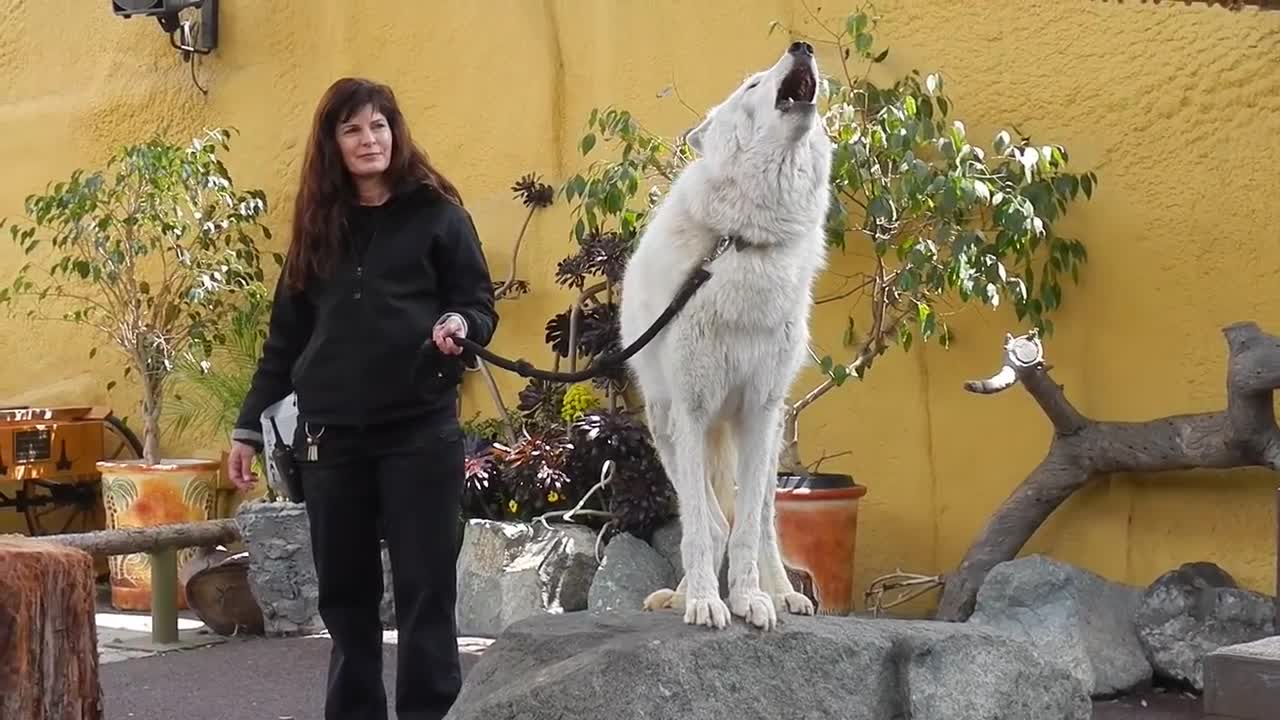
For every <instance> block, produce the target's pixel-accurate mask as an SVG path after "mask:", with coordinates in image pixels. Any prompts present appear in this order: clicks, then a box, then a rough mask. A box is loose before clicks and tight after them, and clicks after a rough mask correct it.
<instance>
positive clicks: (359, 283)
mask: <svg viewBox="0 0 1280 720" xmlns="http://www.w3.org/2000/svg"><path fill="white" fill-rule="evenodd" d="M377 239H378V231H377V230H374V231H373V234H372V235H370V236H369V242H368V243H366V244H365V246H364V248H363V249H362V250H361V252H360V255H359V257H358V258H357V259H356V289H355V290H354V291H353V292H352V293H351V297H353V298H355V299H356V300H359V299H360V298H362V297H364V256H365V253H367V252H368V251H369V247H370V246H371V245H373V243H374V241H375V240H377Z"/></svg>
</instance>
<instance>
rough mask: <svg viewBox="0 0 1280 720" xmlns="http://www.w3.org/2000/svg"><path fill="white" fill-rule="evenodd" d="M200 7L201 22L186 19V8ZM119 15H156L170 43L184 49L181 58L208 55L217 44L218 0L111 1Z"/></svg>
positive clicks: (188, 58) (112, 7)
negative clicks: (183, 12) (192, 55)
mask: <svg viewBox="0 0 1280 720" xmlns="http://www.w3.org/2000/svg"><path fill="white" fill-rule="evenodd" d="M192 8H196V9H199V10H200V20H199V22H196V23H192V22H191V21H189V20H183V19H182V17H181V14H182V11H183V10H188V9H192ZM111 10H112V12H114V13H115V14H116V15H119V16H121V17H124V18H132V17H134V16H135V15H140V16H142V17H153V18H155V19H156V21H157V22H159V23H160V27H161V28H162V29H163V30H164V31H165V32H167V33H169V43H170V44H171V45H173V47H174V49H176V50H180V51H182V59H183V60H190V59H191V54H192V53H195V54H197V55H208V54H209V53H211V52H213V51H214V50H215V49H216V48H217V47H218V0H111Z"/></svg>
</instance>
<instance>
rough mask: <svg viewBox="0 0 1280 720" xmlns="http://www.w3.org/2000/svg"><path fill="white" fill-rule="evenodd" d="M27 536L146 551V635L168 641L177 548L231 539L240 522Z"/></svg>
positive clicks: (174, 629)
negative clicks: (148, 596) (148, 618)
mask: <svg viewBox="0 0 1280 720" xmlns="http://www.w3.org/2000/svg"><path fill="white" fill-rule="evenodd" d="M26 539H27V540H29V541H31V542H39V543H52V544H55V545H62V546H64V547H72V548H76V549H78V550H83V551H84V552H86V553H88V554H89V555H91V556H93V557H107V556H110V555H129V554H132V553H140V552H144V553H147V555H148V556H149V557H150V559H151V639H152V641H153V642H155V643H160V644H172V643H176V642H178V557H177V550H178V548H187V547H212V546H214V545H223V544H229V543H233V542H236V541H237V540H239V539H240V526H239V525H237V524H236V521H235V520H234V519H221V520H205V521H202V522H195V523H180V524H173V525H156V526H153V527H146V528H132V529H127V530H96V531H93V532H84V533H67V534H62V535H41V536H38V537H33V538H26Z"/></svg>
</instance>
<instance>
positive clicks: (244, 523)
mask: <svg viewBox="0 0 1280 720" xmlns="http://www.w3.org/2000/svg"><path fill="white" fill-rule="evenodd" d="M236 522H237V523H238V524H239V525H240V534H241V537H242V538H243V540H244V546H245V549H246V550H248V552H249V572H248V578H249V588H250V590H251V591H252V592H253V596H254V599H255V600H257V602H258V607H260V608H261V609H262V619H263V630H264V632H265V634H266V635H267V636H269V637H280V636H288V635H308V634H313V633H318V632H323V631H324V629H325V627H324V620H322V619H321V618H320V585H319V581H318V580H317V578H316V567H315V561H314V559H313V557H312V555H311V522H310V519H309V517H308V516H307V508H306V506H305V505H301V504H299V503H292V502H288V501H280V502H249V503H245V504H243V505H241V506H240V507H239V509H237V511H236ZM382 572H383V579H384V581H383V591H382V603H381V606H380V607H379V615H380V616H381V618H382V620H383V623H384V625H385V626H387V627H395V615H394V608H395V605H394V601H393V599H392V597H393V595H394V593H393V590H392V587H391V574H390V559H389V557H388V555H387V550H386V548H385V547H384V548H383V550H382Z"/></svg>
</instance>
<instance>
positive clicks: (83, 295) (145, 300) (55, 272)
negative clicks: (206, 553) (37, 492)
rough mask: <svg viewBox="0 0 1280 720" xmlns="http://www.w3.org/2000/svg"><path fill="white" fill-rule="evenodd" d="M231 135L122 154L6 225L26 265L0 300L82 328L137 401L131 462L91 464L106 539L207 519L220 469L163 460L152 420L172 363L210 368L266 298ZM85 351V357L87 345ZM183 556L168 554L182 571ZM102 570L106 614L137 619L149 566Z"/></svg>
mask: <svg viewBox="0 0 1280 720" xmlns="http://www.w3.org/2000/svg"><path fill="white" fill-rule="evenodd" d="M230 137H231V131H230V130H227V129H213V130H209V131H206V132H205V133H204V134H202V135H201V136H199V137H197V138H196V139H194V140H193V141H192V142H191V143H189V144H187V145H177V144H172V143H170V142H167V141H165V140H163V139H152V140H148V141H146V142H141V143H137V144H133V145H129V146H126V147H123V148H121V149H119V150H118V151H116V152H115V153H113V154H112V155H111V157H110V158H109V159H108V160H107V162H106V165H105V167H103V168H101V169H98V170H95V171H93V172H85V171H83V170H76V171H74V172H73V173H71V175H70V177H69V178H67V179H66V180H63V181H60V182H57V183H56V184H52V185H51V186H50V187H48V188H47V189H46V192H45V193H44V194H39V195H32V196H30V197H28V198H27V199H26V202H25V210H26V214H27V215H28V219H29V222H28V223H26V224H14V225H12V226H11V227H10V234H11V237H12V239H13V240H14V242H16V243H17V244H18V245H19V246H20V247H21V249H22V251H23V253H24V254H25V255H26V256H27V257H28V258H30V261H29V262H27V263H25V264H24V265H22V267H20V268H19V270H18V273H17V277H16V278H15V279H14V280H13V282H12V284H11V285H10V286H9V287H7V288H3V289H0V302H6V303H14V302H18V301H31V302H29V304H30V306H31V308H30V311H29V315H30V316H32V317H35V318H48V319H61V320H66V321H70V322H72V323H77V324H80V325H84V326H87V327H88V328H90V329H92V330H93V331H95V334H96V335H97V336H98V337H99V338H100V339H102V340H105V341H107V342H108V343H109V344H110V345H111V346H112V347H114V348H115V349H116V350H117V351H118V352H119V357H120V358H122V359H123V365H124V367H123V375H124V377H125V378H126V379H130V380H133V381H135V382H136V383H137V385H138V389H139V390H140V392H141V401H140V406H141V417H142V427H143V453H142V458H141V459H140V460H135V461H126V462H99V463H98V470H99V471H100V472H101V474H102V488H103V500H104V505H105V509H106V517H107V524H108V527H111V528H127V527H142V526H148V525H156V524H164V523H174V522H190V521H196V520H201V519H207V518H209V517H211V516H213V515H214V514H215V512H216V504H217V492H218V490H219V482H220V478H221V472H220V466H221V463H220V461H219V460H210V459H202V458H178V457H169V456H166V455H164V454H162V452H161V449H160V438H161V429H160V422H161V417H162V414H163V404H164V399H165V393H166V388H167V382H168V381H169V379H170V377H171V375H172V373H173V371H174V368H175V367H176V366H177V364H178V363H179V362H180V361H181V360H182V359H183V358H185V357H188V356H191V355H193V354H203V355H206V356H207V354H208V352H209V350H210V348H211V347H212V346H213V345H214V344H215V343H217V342H219V341H220V340H222V336H223V333H224V332H225V327H224V321H225V320H226V318H227V317H228V316H229V314H230V313H232V312H233V311H234V310H235V309H236V308H237V307H238V301H239V300H241V299H242V298H243V297H245V296H248V295H253V294H255V293H258V294H261V293H262V292H263V287H262V280H263V273H262V269H261V267H260V263H259V253H258V249H257V247H256V245H255V237H254V233H255V232H256V231H261V232H262V234H263V236H265V237H267V238H269V237H270V231H269V230H268V229H267V228H266V227H265V226H263V225H262V224H261V219H262V217H263V215H264V214H265V213H266V211H267V204H266V197H265V194H264V193H263V192H262V191H260V190H247V191H241V190H237V189H236V188H235V186H234V184H233V182H232V178H231V175H230V173H229V172H228V170H227V168H226V166H225V165H224V164H223V162H222V159H221V158H220V157H219V155H218V152H219V150H229V140H230ZM37 259H38V260H37ZM88 352H89V357H90V358H94V357H96V356H97V347H92V348H91V349H89V351H88ZM115 385H116V382H115V381H114V380H112V381H111V382H109V383H107V389H108V391H110V389H111V388H113V387H114V386H115ZM192 552H193V551H187V552H181V553H179V556H178V557H179V566H180V573H181V569H182V567H183V566H185V564H186V562H187V561H188V560H189V559H190V557H191V555H192ZM110 569H111V597H112V603H113V605H115V606H116V607H117V608H121V609H138V610H141V609H147V608H148V607H149V605H150V600H149V597H150V587H149V585H150V568H149V566H148V562H147V557H146V556H145V555H131V556H117V557H113V558H112V559H111V562H110ZM178 597H179V601H180V604H181V606H185V600H184V598H183V594H182V593H181V592H179V594H178Z"/></svg>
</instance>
